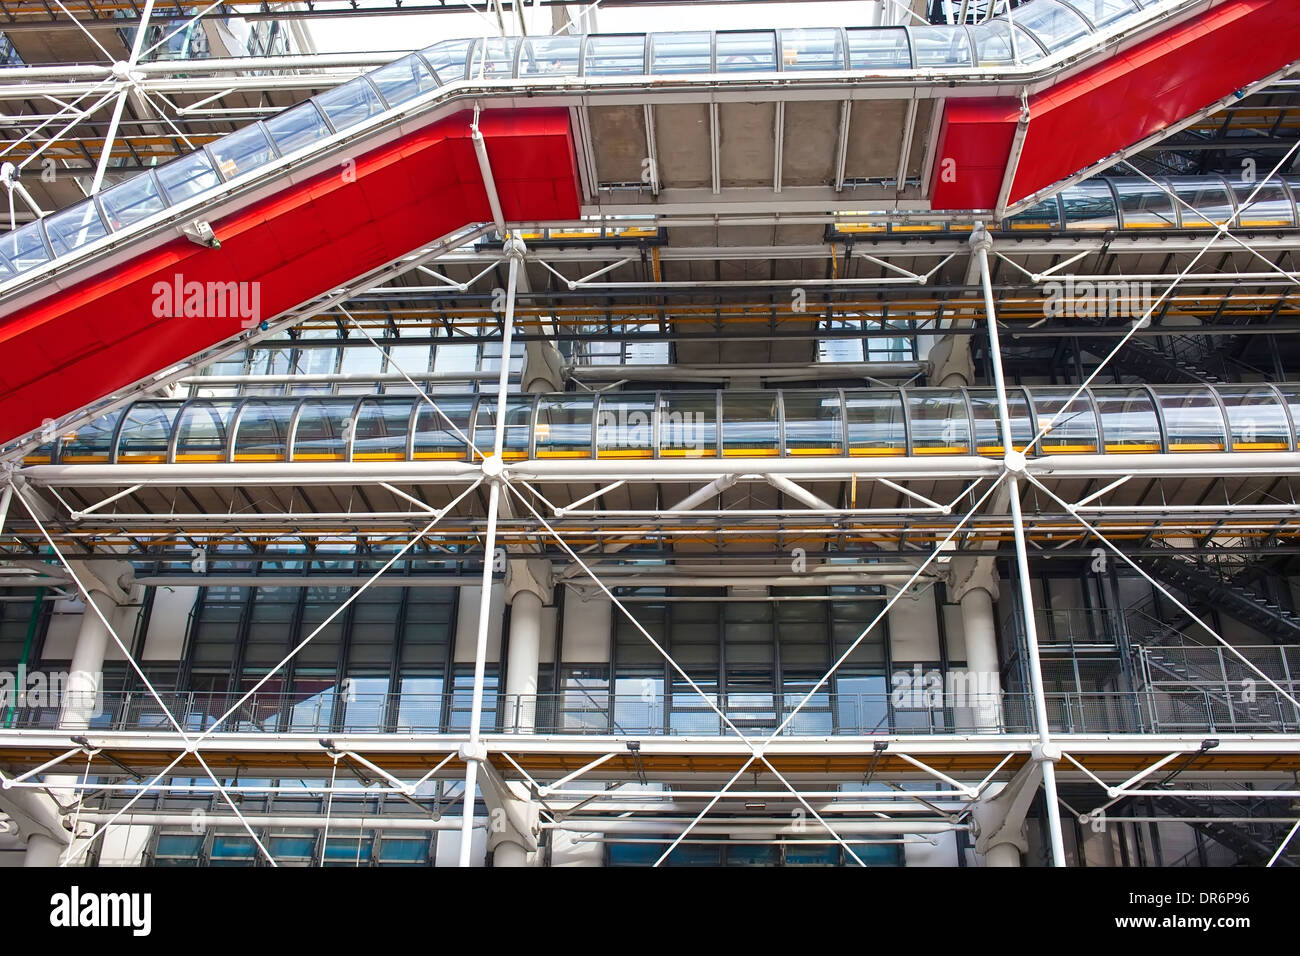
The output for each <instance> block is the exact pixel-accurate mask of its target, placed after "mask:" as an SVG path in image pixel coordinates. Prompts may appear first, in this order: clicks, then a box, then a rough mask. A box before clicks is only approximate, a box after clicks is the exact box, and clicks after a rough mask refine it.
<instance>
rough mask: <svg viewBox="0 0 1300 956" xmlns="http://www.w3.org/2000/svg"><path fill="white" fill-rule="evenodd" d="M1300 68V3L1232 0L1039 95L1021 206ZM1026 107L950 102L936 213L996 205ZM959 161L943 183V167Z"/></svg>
mask: <svg viewBox="0 0 1300 956" xmlns="http://www.w3.org/2000/svg"><path fill="white" fill-rule="evenodd" d="M1296 59H1300V2H1297V0H1228V2H1226V3H1224V4H1222V5H1221V6H1218V7H1216V8H1214V9H1213V10H1211V11H1209V12H1208V13H1204V14H1201V15H1199V16H1197V17H1195V18H1194V19H1192V20H1190V21H1188V22H1187V23H1184V24H1181V25H1179V26H1176V27H1173V28H1171V29H1169V30H1167V31H1165V32H1164V33H1162V34H1160V35H1158V36H1155V37H1152V38H1151V39H1150V40H1146V41H1144V42H1143V43H1140V44H1138V45H1137V46H1135V47H1133V48H1132V49H1131V50H1128V51H1126V52H1125V53H1123V54H1121V55H1119V56H1117V57H1113V58H1111V59H1109V60H1107V61H1106V62H1104V63H1101V64H1098V65H1097V66H1095V67H1092V68H1091V69H1088V70H1085V71H1083V72H1081V73H1079V74H1077V75H1075V76H1072V77H1070V78H1069V79H1067V80H1064V81H1063V82H1061V83H1058V84H1056V85H1055V86H1053V87H1051V88H1050V89H1047V90H1045V91H1043V92H1040V93H1038V94H1036V95H1034V96H1032V97H1030V100H1029V111H1030V122H1029V128H1028V131H1027V133H1026V136H1025V142H1024V147H1023V151H1022V153H1021V158H1020V163H1019V166H1018V167H1017V169H1016V175H1015V181H1014V183H1013V185H1012V188H1011V194H1010V201H1011V202H1015V201H1016V200H1018V199H1022V198H1024V197H1025V196H1029V195H1032V194H1033V193H1035V192H1037V191H1038V190H1040V189H1043V188H1045V187H1047V186H1051V185H1052V184H1053V183H1057V182H1060V181H1061V180H1063V179H1065V178H1067V177H1069V176H1072V175H1074V174H1075V173H1077V172H1079V171H1080V170H1082V169H1086V168H1088V167H1089V166H1092V165H1093V164H1095V163H1097V162H1099V161H1101V160H1103V159H1105V158H1106V157H1108V156H1112V155H1114V154H1115V153H1118V152H1119V151H1120V150H1122V149H1124V148H1125V147H1128V146H1132V145H1133V144H1135V143H1137V142H1140V141H1141V140H1143V139H1145V138H1146V137H1148V136H1150V135H1152V134H1153V133H1157V132H1159V131H1160V130H1163V129H1165V128H1167V127H1169V126H1171V125H1172V124H1174V123H1176V122H1178V121H1180V120H1183V119H1185V118H1187V117H1189V116H1191V115H1192V114H1194V113H1195V112H1197V111H1198V110H1201V109H1204V108H1205V107H1207V106H1209V105H1210V104H1212V103H1214V102H1215V101H1216V100H1219V99H1222V98H1223V97H1225V96H1228V95H1230V94H1231V93H1232V92H1233V91H1234V90H1237V89H1240V88H1242V87H1244V86H1246V85H1248V84H1250V83H1253V82H1255V81H1257V80H1259V79H1261V78H1262V77H1265V76H1268V75H1269V74H1270V73H1274V72H1276V71H1277V70H1280V69H1282V68H1283V67H1284V66H1286V65H1287V64H1289V63H1291V62H1293V61H1295V60H1296ZM1018 113H1019V105H1018V104H1017V103H1016V101H1014V100H1010V99H1007V100H1000V101H999V100H994V101H990V100H955V99H954V100H949V101H948V103H947V106H946V109H945V115H944V119H943V124H942V126H941V128H940V136H939V146H938V153H937V154H936V162H935V164H934V172H933V174H932V178H931V196H932V197H933V206H934V208H935V209H945V210H949V209H991V208H993V207H994V206H995V205H996V204H997V200H998V191H999V189H1000V188H1001V185H1002V180H1003V175H1004V171H1005V169H1006V164H1007V159H1008V157H1009V156H1010V154H1011V143H1012V137H1013V136H1014V129H1015V123H1016V119H1017V117H1018ZM948 157H951V158H954V159H956V160H957V166H956V170H955V173H956V175H955V177H951V178H952V181H945V180H944V178H943V177H942V172H943V165H942V161H943V159H944V158H948Z"/></svg>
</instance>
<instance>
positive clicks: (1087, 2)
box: [1072, 0, 1138, 27]
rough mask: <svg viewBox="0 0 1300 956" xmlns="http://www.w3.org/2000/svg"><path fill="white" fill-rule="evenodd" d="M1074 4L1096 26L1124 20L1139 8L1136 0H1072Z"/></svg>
mask: <svg viewBox="0 0 1300 956" xmlns="http://www.w3.org/2000/svg"><path fill="white" fill-rule="evenodd" d="M1072 5H1073V6H1074V8H1075V9H1076V10H1078V11H1079V12H1080V13H1082V14H1083V15H1084V16H1085V17H1087V18H1088V19H1089V20H1091V21H1092V25H1093V26H1094V27H1104V26H1107V25H1108V24H1111V23H1114V22H1115V21H1116V20H1122V19H1123V18H1124V17H1126V16H1128V15H1129V14H1130V13H1134V12H1136V11H1137V9H1138V7H1137V4H1136V3H1135V2H1134V0H1072Z"/></svg>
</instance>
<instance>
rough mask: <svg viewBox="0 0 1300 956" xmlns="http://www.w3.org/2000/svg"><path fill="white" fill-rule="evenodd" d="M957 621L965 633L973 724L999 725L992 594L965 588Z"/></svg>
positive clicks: (983, 726) (989, 728) (995, 727)
mask: <svg viewBox="0 0 1300 956" xmlns="http://www.w3.org/2000/svg"><path fill="white" fill-rule="evenodd" d="M961 622H962V631H963V633H964V634H965V636H966V671H967V674H968V677H969V680H968V683H967V687H968V691H969V696H970V704H971V710H972V712H973V714H974V719H975V728H976V729H977V730H982V731H984V730H987V731H997V730H999V729H1000V728H1001V725H1002V720H1001V714H1000V713H999V707H998V695H999V692H1000V691H1001V689H1002V688H1001V679H1000V678H999V668H998V635H997V628H996V626H995V625H994V614H993V595H991V594H989V592H988V591H986V590H984V588H981V587H972V588H969V589H967V591H966V593H965V594H963V595H962V597H961Z"/></svg>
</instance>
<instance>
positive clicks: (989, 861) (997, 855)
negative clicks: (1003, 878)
mask: <svg viewBox="0 0 1300 956" xmlns="http://www.w3.org/2000/svg"><path fill="white" fill-rule="evenodd" d="M984 865H985V866H1019V865H1020V851H1019V850H1018V849H1016V846H1015V844H1014V843H999V844H998V845H997V846H991V847H989V850H988V852H987V853H985V854H984Z"/></svg>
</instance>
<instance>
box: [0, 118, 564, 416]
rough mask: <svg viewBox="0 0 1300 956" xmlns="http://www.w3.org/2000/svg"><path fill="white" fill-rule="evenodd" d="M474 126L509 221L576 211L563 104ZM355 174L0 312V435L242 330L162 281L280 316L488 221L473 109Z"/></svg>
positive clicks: (303, 186) (263, 204) (285, 196)
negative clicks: (169, 292) (176, 303)
mask: <svg viewBox="0 0 1300 956" xmlns="http://www.w3.org/2000/svg"><path fill="white" fill-rule="evenodd" d="M479 125H480V128H481V129H482V131H483V136H484V139H485V140H486V142H487V148H488V156H489V159H490V160H491V163H492V170H493V175H494V177H495V179H496V183H497V188H498V192H499V194H500V196H501V204H502V207H503V211H504V213H505V216H506V218H507V219H509V220H512V221H549V220H571V219H576V218H578V215H579V202H580V196H579V186H578V174H577V163H576V158H575V151H574V146H573V140H572V136H571V134H570V131H569V120H568V113H567V111H566V110H555V109H540V110H511V111H487V112H484V113H483V114H482V117H481V120H480V124H479ZM340 171H341V168H340ZM355 171H356V178H355V182H348V181H346V180H345V178H344V177H343V176H342V175H340V174H339V173H338V172H332V171H331V172H324V173H321V174H318V175H316V176H314V177H312V178H311V179H308V180H306V181H303V182H300V183H297V184H291V185H288V186H286V187H285V188H284V189H282V190H279V191H278V192H276V193H275V194H274V195H273V196H270V197H268V198H266V199H263V200H260V201H258V202H256V203H255V204H253V205H252V206H249V207H247V208H245V209H243V210H240V211H239V212H237V213H232V214H231V215H229V216H226V217H225V218H219V219H216V220H214V222H213V228H214V230H215V231H216V234H217V236H218V238H219V239H220V240H221V248H220V249H206V248H203V247H200V246H197V245H195V244H194V243H192V242H190V241H189V240H187V239H176V240H172V241H170V242H168V243H166V244H165V245H163V246H161V247H156V248H154V249H151V250H149V251H148V252H144V253H142V254H141V255H140V256H138V257H137V258H135V259H133V260H131V261H129V262H127V263H125V264H123V265H120V266H117V267H114V268H113V269H112V270H111V271H106V272H104V273H102V274H100V275H98V276H96V277H94V278H93V279H88V280H86V281H84V282H82V283H79V284H78V285H76V286H75V287H73V288H71V289H67V290H64V291H58V292H55V293H53V294H52V295H50V296H49V297H48V298H47V299H45V300H42V301H41V302H39V303H37V304H35V305H32V306H28V307H26V308H24V309H22V310H20V311H18V312H15V313H14V314H13V315H11V316H8V317H6V318H5V319H3V320H0V356H3V357H2V358H0V440H7V439H10V438H14V437H16V436H18V435H21V434H23V433H25V432H27V431H29V430H31V429H33V428H36V427H38V426H39V425H40V424H41V422H42V421H44V420H45V419H47V418H57V417H59V416H61V415H64V414H66V413H68V412H72V411H75V410H76V409H78V408H81V407H83V406H85V405H88V404H90V403H92V402H95V401H98V400H99V399H102V398H104V397H105V396H107V395H110V394H112V393H113V392H115V391H117V390H119V389H121V388H124V387H126V386H128V385H130V384H132V383H134V382H137V381H139V380H141V379H143V378H146V377H147V376H149V375H151V374H154V373H156V372H158V371H160V370H162V369H166V368H168V367H170V366H172V365H174V364H176V363H177V362H179V361H182V360H183V359H185V358H187V357H189V356H191V355H193V354H195V353H197V352H200V351H202V350H204V349H206V348H209V347H211V346H213V345H215V344H217V343H219V342H222V341H224V340H226V339H228V338H230V337H231V336H232V335H235V334H236V333H238V332H239V331H240V330H241V325H242V319H241V318H240V317H238V316H234V317H226V318H221V317H205V318H184V317H176V318H158V317H156V316H155V315H154V308H153V306H154V301H155V298H156V296H155V292H154V287H155V284H156V283H158V282H166V283H174V281H175V279H174V277H175V276H176V275H177V274H179V275H181V276H183V280H184V281H185V282H200V283H204V284H205V286H206V283H208V282H223V283H224V282H231V281H236V282H257V283H259V286H258V293H259V299H260V301H259V310H258V311H259V314H260V315H261V316H262V317H263V318H273V317H275V316H276V315H278V314H280V313H282V312H285V311H287V310H289V309H292V308H294V307H296V306H298V305H301V304H302V303H304V302H307V301H309V300H311V299H313V298H315V297H317V296H319V295H321V294H323V293H325V292H327V291H329V290H330V289H333V288H336V287H338V286H341V285H343V284H345V283H347V282H348V281H350V280H351V279H353V278H354V277H355V276H357V275H360V274H363V273H365V272H367V271H369V270H371V269H374V268H376V267H378V266H381V265H383V264H385V263H387V262H391V261H393V260H394V259H397V258H400V257H401V256H403V255H405V254H407V253H409V252H411V251H412V250H414V249H418V248H420V247H422V246H424V245H427V244H428V243H430V242H433V241H435V240H436V239H438V238H439V237H440V236H443V235H446V234H447V233H449V232H452V231H454V230H456V229H458V228H460V227H461V226H464V225H466V224H468V223H473V222H486V221H490V220H491V218H492V213H491V209H490V206H489V203H488V199H487V193H486V191H485V189H484V188H483V184H482V180H481V178H480V174H479V168H478V161H477V159H476V157H475V155H474V147H473V143H472V141H471V140H470V133H469V114H467V113H462V114H457V115H456V116H452V117H449V118H447V119H444V120H440V121H438V122H436V123H431V124H430V125H429V126H427V127H425V128H423V129H420V130H418V131H416V132H413V133H411V134H408V135H406V136H404V137H402V138H401V139H398V140H395V141H394V142H392V143H389V144H386V145H385V146H383V147H380V148H378V149H376V150H374V151H372V152H370V153H367V154H366V155H364V156H361V157H358V159H357V164H356V170H355Z"/></svg>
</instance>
